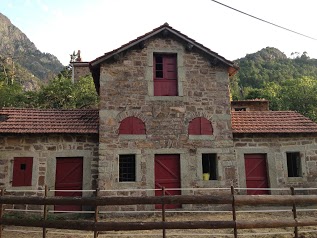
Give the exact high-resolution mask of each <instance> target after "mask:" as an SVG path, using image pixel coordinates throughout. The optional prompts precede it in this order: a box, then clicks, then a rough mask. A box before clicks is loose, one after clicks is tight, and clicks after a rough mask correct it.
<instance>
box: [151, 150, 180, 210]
mask: <svg viewBox="0 0 317 238" xmlns="http://www.w3.org/2000/svg"><path fill="white" fill-rule="evenodd" d="M154 166H155V188H156V189H161V188H163V187H164V188H176V190H167V191H165V195H180V194H181V191H180V189H179V188H180V187H181V182H180V160H179V155H155V165H154ZM155 196H162V191H161V190H157V191H155ZM180 207H181V205H180V204H168V205H166V206H165V208H167V209H171V208H180ZM155 208H157V209H160V208H162V206H161V205H160V204H157V205H155Z"/></svg>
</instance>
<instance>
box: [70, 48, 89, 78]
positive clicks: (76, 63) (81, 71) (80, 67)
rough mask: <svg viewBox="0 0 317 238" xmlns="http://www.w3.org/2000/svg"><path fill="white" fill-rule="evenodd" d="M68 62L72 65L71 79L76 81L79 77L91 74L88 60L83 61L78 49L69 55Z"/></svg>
mask: <svg viewBox="0 0 317 238" xmlns="http://www.w3.org/2000/svg"><path fill="white" fill-rule="evenodd" d="M70 64H71V66H72V81H73V83H74V82H77V81H78V80H79V79H80V78H81V77H85V76H87V75H91V73H90V69H89V62H83V61H82V59H81V55H80V50H78V51H77V54H76V53H75V51H74V52H73V54H71V55H70Z"/></svg>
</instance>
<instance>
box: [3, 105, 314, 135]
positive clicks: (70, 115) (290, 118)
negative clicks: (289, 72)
mask: <svg viewBox="0 0 317 238" xmlns="http://www.w3.org/2000/svg"><path fill="white" fill-rule="evenodd" d="M98 128H99V114H98V110H92V109H91V110H86V109H85V110H83V109H73V110H53V109H0V133H15V134H16V133H46V134H47V133H73V134H98V133H99V131H98ZM232 129H233V133H234V134H242V133H252V134H254V133H317V124H316V123H314V122H313V121H311V120H310V119H308V118H306V117H304V116H303V115H301V114H299V113H297V112H292V111H261V112H259V111H233V112H232Z"/></svg>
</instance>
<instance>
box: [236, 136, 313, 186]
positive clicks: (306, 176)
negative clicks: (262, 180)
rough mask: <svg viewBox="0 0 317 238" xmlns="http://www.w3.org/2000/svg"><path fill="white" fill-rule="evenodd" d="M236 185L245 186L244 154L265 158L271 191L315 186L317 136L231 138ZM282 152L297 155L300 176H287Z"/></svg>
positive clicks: (284, 157) (285, 162)
mask: <svg viewBox="0 0 317 238" xmlns="http://www.w3.org/2000/svg"><path fill="white" fill-rule="evenodd" d="M234 146H235V151H236V157H237V163H238V174H239V186H240V187H246V182H245V168H244V154H253V153H255V154H256V153H262V154H266V156H267V168H268V178H269V184H270V187H272V188H284V187H290V186H294V187H316V186H317V135H300V134H293V135H239V134H235V135H234ZM286 152H299V153H300V158H301V170H302V177H288V172H287V159H286Z"/></svg>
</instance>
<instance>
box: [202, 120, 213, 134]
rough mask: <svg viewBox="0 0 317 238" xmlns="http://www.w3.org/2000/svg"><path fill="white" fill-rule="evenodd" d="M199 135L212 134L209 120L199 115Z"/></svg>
mask: <svg viewBox="0 0 317 238" xmlns="http://www.w3.org/2000/svg"><path fill="white" fill-rule="evenodd" d="M200 123H201V127H200V128H201V135H212V126H211V122H210V121H209V120H207V119H206V118H203V117H201V120H200Z"/></svg>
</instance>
